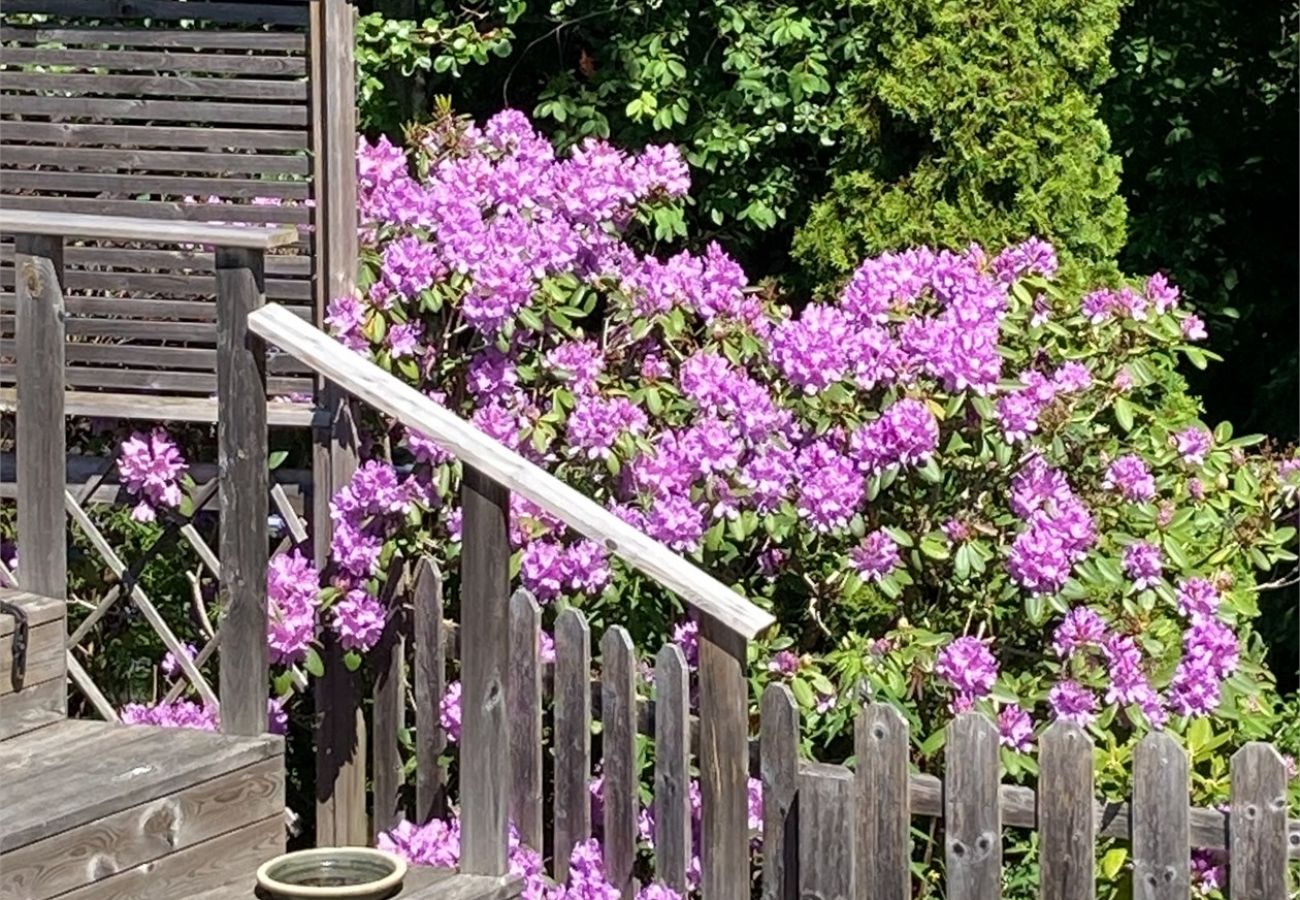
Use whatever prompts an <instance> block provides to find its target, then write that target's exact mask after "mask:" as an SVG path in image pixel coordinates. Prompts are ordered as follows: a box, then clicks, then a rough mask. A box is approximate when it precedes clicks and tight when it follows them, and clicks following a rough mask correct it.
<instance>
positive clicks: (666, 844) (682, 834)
mask: <svg viewBox="0 0 1300 900" xmlns="http://www.w3.org/2000/svg"><path fill="white" fill-rule="evenodd" d="M654 685H655V734H654V738H655V793H654V816H655V817H654V832H655V834H654V837H655V876H656V878H658V879H659V880H660V881H662V882H663V883H664V884H666V885H668V886H669V887H670V888H672V889H673V890H675V891H677V893H679V894H681V895H682V896H683V897H684V896H686V871H687V869H688V868H689V866H690V861H691V797H690V789H691V768H690V765H691V764H690V734H691V731H690V697H691V694H690V672H689V670H688V669H687V667H686V657H685V656H683V655H682V651H681V648H680V647H678V646H677V645H676V644H672V643H668V644H664V645H663V647H661V648H660V649H659V655H658V656H656V657H655V680H654Z"/></svg>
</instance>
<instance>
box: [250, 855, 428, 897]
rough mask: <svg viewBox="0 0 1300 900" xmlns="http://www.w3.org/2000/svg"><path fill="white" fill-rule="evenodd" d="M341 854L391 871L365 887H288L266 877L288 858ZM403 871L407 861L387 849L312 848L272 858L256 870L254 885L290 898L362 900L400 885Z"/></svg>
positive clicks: (284, 883)
mask: <svg viewBox="0 0 1300 900" xmlns="http://www.w3.org/2000/svg"><path fill="white" fill-rule="evenodd" d="M340 851H346V852H347V853H349V854H353V855H361V856H369V857H371V858H372V859H382V860H384V861H385V862H387V863H388V864H389V865H391V866H392V867H393V871H391V872H389V873H388V874H387V875H385V876H384V877H383V878H379V879H376V880H374V881H367V882H366V883H365V884H349V885H340V886H337V887H319V886H315V885H297V884H289V883H287V882H283V881H277V880H276V879H275V878H272V877H271V875H270V874H269V873H270V871H271V868H272V866H277V865H279V864H280V863H282V862H284V861H285V860H287V859H311V858H313V857H319V858H334V857H337V856H338V854H339V852H340ZM406 870H407V865H406V860H404V859H402V857H400V856H398V855H397V854H395V853H389V852H388V851H387V850H378V849H376V848H374V847H314V848H312V849H310V850H295V851H293V852H292V853H282V854H280V855H279V856H277V857H275V858H274V859H269V860H267V861H266V862H264V863H262V864H261V865H260V866H258V867H257V884H258V886H259V887H262V888H265V889H267V890H271V891H276V892H278V893H280V894H282V895H285V896H289V897H320V898H327V897H331V898H347V897H361V896H369V895H372V894H375V893H378V892H381V891H387V890H391V889H393V888H395V887H397V886H398V885H399V884H401V883H402V879H403V878H405V877H406Z"/></svg>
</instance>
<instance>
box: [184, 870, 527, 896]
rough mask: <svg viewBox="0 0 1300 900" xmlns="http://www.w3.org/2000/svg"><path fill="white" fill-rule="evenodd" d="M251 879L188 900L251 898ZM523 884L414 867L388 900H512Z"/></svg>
mask: <svg viewBox="0 0 1300 900" xmlns="http://www.w3.org/2000/svg"><path fill="white" fill-rule="evenodd" d="M254 884H255V881H254V879H253V878H252V877H251V876H250V877H248V878H241V879H238V880H236V881H231V882H229V883H227V884H224V885H222V886H221V887H216V888H213V889H212V890H210V891H205V892H204V893H202V894H196V895H194V896H192V897H190V898H189V900H242V898H253V897H255V896H256V893H255V891H254ZM523 889H524V880H523V879H522V878H520V877H518V876H516V875H506V876H504V877H501V878H497V877H495V876H492V875H462V874H460V873H459V872H453V871H451V870H449V869H433V868H429V867H426V866H413V867H412V868H411V869H410V871H408V872H407V873H406V879H405V880H404V881H403V883H402V890H401V893H398V894H395V895H394V896H393V897H392V898H391V900H513V898H515V897H518V896H519V895H520V894H521V893H523Z"/></svg>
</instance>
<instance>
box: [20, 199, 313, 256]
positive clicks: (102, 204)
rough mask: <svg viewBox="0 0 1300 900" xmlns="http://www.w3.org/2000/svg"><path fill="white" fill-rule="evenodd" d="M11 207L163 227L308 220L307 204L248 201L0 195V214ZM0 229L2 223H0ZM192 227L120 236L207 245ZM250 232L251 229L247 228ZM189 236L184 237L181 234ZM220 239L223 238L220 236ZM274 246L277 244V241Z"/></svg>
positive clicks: (288, 240)
mask: <svg viewBox="0 0 1300 900" xmlns="http://www.w3.org/2000/svg"><path fill="white" fill-rule="evenodd" d="M15 210H26V211H41V212H48V213H58V214H60V215H67V216H81V217H85V216H94V217H97V218H98V217H102V216H109V217H121V218H123V219H135V220H139V221H142V222H147V223H149V224H151V225H154V226H166V225H167V224H168V223H171V222H178V221H185V222H209V223H212V224H213V225H214V226H215V227H225V226H220V225H218V224H217V223H220V222H239V223H245V222H246V223H248V224H250V225H260V224H267V223H286V224H302V225H306V224H308V223H309V222H310V221H311V213H312V211H311V208H310V207H307V206H260V205H259V206H254V205H253V204H251V203H179V202H175V201H170V200H102V199H100V198H98V197H31V196H26V195H22V194H6V195H3V196H0V215H3V214H4V213H6V212H11V211H15ZM0 229H3V225H0ZM192 229H193V226H187V227H186V228H177V229H176V230H175V233H176V235H177V237H174V238H170V237H169V238H162V237H142V238H122V240H143V241H157V242H158V243H160V244H161V243H175V244H195V243H203V244H211V243H212V242H211V241H207V240H205V239H203V238H201V237H197V236H195V235H197V234H198V233H199V232H197V231H194V230H192ZM249 231H250V232H253V231H255V229H249ZM187 234H188V235H189V236H188V237H186V236H184V235H187ZM65 236H69V237H88V238H96V237H102V235H96V234H88V235H69V234H67V233H66V232H65ZM223 240H224V238H223ZM297 240H298V236H297V235H296V234H294V235H291V236H289V237H287V238H285V240H284V241H283V243H284V244H291V243H294V242H295V241H297ZM277 246H280V245H279V244H277Z"/></svg>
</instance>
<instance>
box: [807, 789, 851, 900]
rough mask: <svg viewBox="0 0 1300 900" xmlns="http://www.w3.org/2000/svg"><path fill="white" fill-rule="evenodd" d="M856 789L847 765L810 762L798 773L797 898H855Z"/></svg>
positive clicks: (847, 899) (827, 899)
mask: <svg viewBox="0 0 1300 900" xmlns="http://www.w3.org/2000/svg"><path fill="white" fill-rule="evenodd" d="M855 794H856V791H855V790H854V783H853V773H852V772H850V771H849V770H848V769H846V768H844V766H830V765H826V764H825V763H807V764H805V765H804V766H803V767H802V769H801V770H800V772H799V822H800V825H801V826H802V827H801V828H800V831H799V896H801V897H819V898H822V897H824V898H826V900H853V898H855V897H857V893H856V891H855V890H854V882H855V878H854V875H855V871H854V870H855V869H856V868H857V864H856V863H855V862H854V859H853V856H854V853H855V851H856V850H857V846H858V844H857V840H856V839H855V838H854V835H853V832H854V819H855V818H856V813H855V811H854V801H855Z"/></svg>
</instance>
